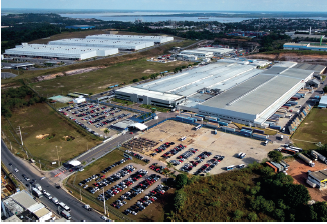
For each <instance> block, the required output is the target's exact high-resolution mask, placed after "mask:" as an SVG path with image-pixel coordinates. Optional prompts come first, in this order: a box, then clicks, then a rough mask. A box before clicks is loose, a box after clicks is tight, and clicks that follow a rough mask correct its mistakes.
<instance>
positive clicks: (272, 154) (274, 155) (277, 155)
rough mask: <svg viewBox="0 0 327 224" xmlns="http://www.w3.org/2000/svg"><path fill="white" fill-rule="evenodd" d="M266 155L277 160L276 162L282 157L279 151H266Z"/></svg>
mask: <svg viewBox="0 0 327 224" xmlns="http://www.w3.org/2000/svg"><path fill="white" fill-rule="evenodd" d="M268 157H269V158H270V159H271V160H272V161H274V162H277V163H279V162H280V161H281V160H282V159H283V155H282V153H281V152H279V151H270V152H269V153H268Z"/></svg>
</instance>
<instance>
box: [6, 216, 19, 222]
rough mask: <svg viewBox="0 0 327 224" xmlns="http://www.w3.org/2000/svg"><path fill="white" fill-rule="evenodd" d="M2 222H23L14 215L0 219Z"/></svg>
mask: <svg viewBox="0 0 327 224" xmlns="http://www.w3.org/2000/svg"><path fill="white" fill-rule="evenodd" d="M1 221H3V222H23V221H22V220H21V219H20V218H18V217H17V216H16V215H13V216H11V217H9V218H8V219H5V220H1Z"/></svg>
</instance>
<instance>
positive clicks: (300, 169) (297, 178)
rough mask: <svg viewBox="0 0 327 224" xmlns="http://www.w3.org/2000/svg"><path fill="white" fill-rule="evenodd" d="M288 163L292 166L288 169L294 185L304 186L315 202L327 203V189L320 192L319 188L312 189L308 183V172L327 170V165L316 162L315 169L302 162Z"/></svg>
mask: <svg viewBox="0 0 327 224" xmlns="http://www.w3.org/2000/svg"><path fill="white" fill-rule="evenodd" d="M286 162H287V163H288V164H289V165H290V167H289V168H288V171H287V173H288V175H291V176H292V177H293V178H294V183H297V184H303V185H304V186H305V187H306V188H307V189H308V191H309V193H310V195H311V198H312V199H313V200H315V201H327V189H324V190H322V191H321V190H319V189H317V188H312V187H310V186H309V185H308V184H307V183H306V179H307V177H308V170H311V171H318V170H323V169H327V165H326V164H324V163H322V162H319V161H316V162H315V166H314V167H310V166H309V165H307V164H306V163H305V162H303V161H302V160H299V159H296V160H293V161H287V160H286Z"/></svg>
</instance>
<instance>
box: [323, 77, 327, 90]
mask: <svg viewBox="0 0 327 224" xmlns="http://www.w3.org/2000/svg"><path fill="white" fill-rule="evenodd" d="M325 78H326V76H325ZM323 90H324V92H325V93H327V86H325V87H324V88H323Z"/></svg>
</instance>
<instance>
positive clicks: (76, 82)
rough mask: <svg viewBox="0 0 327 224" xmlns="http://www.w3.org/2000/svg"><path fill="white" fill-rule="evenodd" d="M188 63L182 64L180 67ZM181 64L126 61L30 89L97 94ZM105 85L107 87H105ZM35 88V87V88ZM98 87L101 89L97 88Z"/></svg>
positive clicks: (42, 83) (42, 91) (54, 92)
mask: <svg viewBox="0 0 327 224" xmlns="http://www.w3.org/2000/svg"><path fill="white" fill-rule="evenodd" d="M187 64H189V63H187V62H182V65H187ZM180 65H181V62H171V63H167V64H162V63H155V62H147V61H146V59H138V60H133V61H127V62H122V63H118V64H115V65H113V66H109V67H107V68H104V69H99V70H96V71H91V72H87V73H83V74H78V75H73V76H68V77H67V76H66V77H59V78H56V79H52V80H47V81H43V82H38V83H33V84H32V87H33V88H34V89H35V90H36V91H38V92H39V93H40V94H43V96H46V95H47V94H48V95H49V96H51V95H53V94H59V93H60V94H61V93H63V94H68V93H69V92H85V93H98V92H102V91H104V90H105V88H106V87H108V86H110V85H112V84H113V83H115V84H121V83H124V82H126V83H129V82H131V81H132V80H133V79H139V80H141V78H142V77H143V76H144V73H143V72H144V70H146V69H151V70H152V71H154V72H153V73H156V72H162V71H165V70H173V69H174V68H175V67H177V66H180ZM105 84H107V85H105ZM36 86H37V87H36ZM99 86H101V87H103V88H99Z"/></svg>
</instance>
